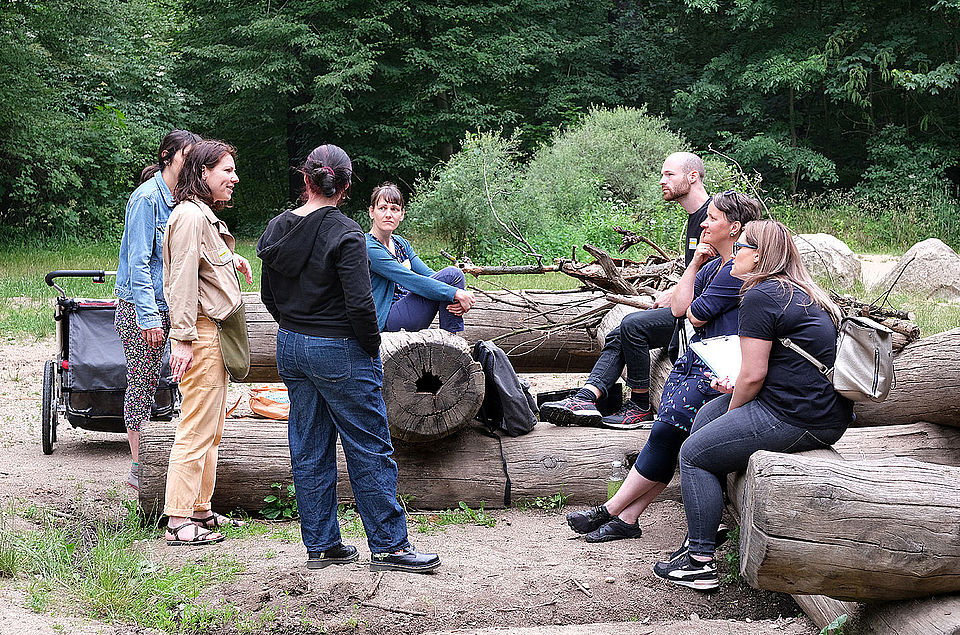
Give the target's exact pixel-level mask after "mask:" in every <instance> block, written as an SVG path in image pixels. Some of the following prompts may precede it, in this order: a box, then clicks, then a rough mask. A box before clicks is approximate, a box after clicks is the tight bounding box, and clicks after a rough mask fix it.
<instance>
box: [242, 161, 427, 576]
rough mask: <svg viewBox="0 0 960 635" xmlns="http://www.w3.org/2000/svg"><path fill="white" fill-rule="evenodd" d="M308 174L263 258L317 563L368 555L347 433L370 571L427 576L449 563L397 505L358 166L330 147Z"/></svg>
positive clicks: (271, 228) (308, 539)
mask: <svg viewBox="0 0 960 635" xmlns="http://www.w3.org/2000/svg"><path fill="white" fill-rule="evenodd" d="M301 171H302V172H303V180H304V184H305V185H306V191H305V193H304V198H306V202H305V203H304V204H303V205H301V206H300V207H298V208H296V209H293V210H289V211H286V212H283V213H282V214H280V215H279V216H277V217H275V218H274V219H273V220H271V221H270V223H269V224H268V225H267V229H266V231H264V233H263V236H261V237H260V242H259V243H258V244H257V255H258V256H259V257H260V259H261V260H262V261H263V277H262V280H261V283H260V284H261V296H262V298H263V303H264V305H265V306H266V307H267V309H268V310H269V311H270V314H271V315H272V316H273V318H274V319H275V320H276V321H277V323H278V324H279V325H280V329H279V330H278V332H277V369H278V370H279V371H280V377H281V379H283V383H284V384H286V386H287V391H288V394H289V396H290V422H289V426H288V435H289V441H290V461H291V464H292V466H293V481H294V484H295V485H296V489H297V508H298V510H299V511H300V524H301V533H302V535H303V543H304V545H305V546H306V547H307V556H308V560H307V567H309V568H317V569H319V568H323V567H326V566H328V565H331V564H346V563H349V562H354V561H356V560H357V558H358V554H357V549H356V547H353V546H350V545H344V544H343V543H342V542H341V541H340V526H339V523H338V521H337V455H336V441H337V435H338V434H339V436H340V443H341V445H342V446H343V452H344V455H345V456H346V459H347V468H348V470H349V473H350V485H351V487H352V488H353V494H354V498H355V499H356V502H357V511H358V512H359V514H360V518H361V520H362V521H363V527H364V529H365V530H366V533H367V543H368V545H369V547H370V554H371V560H370V568H371V569H373V570H384V569H394V570H400V571H415V572H419V571H429V570H431V569H435V568H436V567H438V566H440V558H439V557H437V555H436V554H428V553H419V552H417V551H416V549H414V547H413V546H412V545H411V544H410V541H409V540H408V538H407V522H406V518H405V516H404V513H403V509H401V507H400V505H399V504H398V503H397V464H396V463H395V462H394V461H393V459H392V458H390V455H391V454H392V453H393V446H392V445H391V443H390V430H389V428H388V427H387V413H386V406H385V405H384V403H383V394H382V392H381V387H382V384H383V367H382V366H381V364H380V330H379V328H378V327H377V315H376V311H375V309H374V305H373V296H372V295H371V292H370V272H369V269H368V264H367V251H366V245H365V241H364V236H363V230H362V229H360V226H359V225H358V224H357V223H355V222H354V221H352V220H350V219H349V218H347V217H346V216H344V214H343V213H342V212H341V211H340V210H339V209H337V205H339V204H340V202H341V201H342V200H343V199H344V198H346V194H347V190H348V189H349V187H350V183H351V179H352V176H353V166H352V164H351V163H350V157H348V156H347V154H346V153H345V152H344V151H343V150H342V149H340V148H338V147H337V146H335V145H323V146H320V147H318V148H316V149H315V150H314V151H313V152H311V153H310V156H309V157H308V158H307V160H306V162H305V163H304V165H303V168H302V170H301Z"/></svg>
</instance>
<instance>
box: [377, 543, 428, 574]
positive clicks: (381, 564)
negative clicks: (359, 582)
mask: <svg viewBox="0 0 960 635" xmlns="http://www.w3.org/2000/svg"><path fill="white" fill-rule="evenodd" d="M439 566H440V556H438V555H437V554H435V553H420V552H419V551H417V549H416V547H414V546H413V545H410V546H409V547H407V548H406V549H400V550H399V551H394V552H392V553H390V552H388V553H374V554H371V555H370V570H371V571H410V572H413V573H421V572H423V571H431V570H433V569H436V568H437V567H439Z"/></svg>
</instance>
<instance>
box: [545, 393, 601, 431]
mask: <svg viewBox="0 0 960 635" xmlns="http://www.w3.org/2000/svg"><path fill="white" fill-rule="evenodd" d="M540 418H541V419H542V420H543V421H548V422H550V423H552V424H553V425H555V426H598V425H600V411H599V410H597V404H596V402H594V401H587V400H586V399H580V398H578V397H575V396H574V397H567V398H566V399H564V400H563V401H548V402H547V403H545V404H543V405H542V406H540Z"/></svg>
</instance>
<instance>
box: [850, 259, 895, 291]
mask: <svg viewBox="0 0 960 635" xmlns="http://www.w3.org/2000/svg"><path fill="white" fill-rule="evenodd" d="M857 258H858V259H859V260H860V278H861V279H862V280H863V286H865V287H867V288H869V287H872V286H875V285H876V284H877V283H878V282H880V281H881V280H883V277H884V276H885V275H887V274H888V273H889V272H890V271H891V270H893V268H894V267H896V266H897V263H898V262H900V256H893V255H890V254H857Z"/></svg>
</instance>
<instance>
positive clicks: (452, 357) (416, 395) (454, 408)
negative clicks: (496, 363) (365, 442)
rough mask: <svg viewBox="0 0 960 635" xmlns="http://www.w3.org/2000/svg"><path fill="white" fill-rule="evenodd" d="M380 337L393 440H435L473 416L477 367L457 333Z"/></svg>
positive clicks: (480, 383) (478, 398) (480, 381)
mask: <svg viewBox="0 0 960 635" xmlns="http://www.w3.org/2000/svg"><path fill="white" fill-rule="evenodd" d="M381 338H382V343H381V344H380V358H381V360H382V361H383V399H384V401H385V402H386V404H387V421H388V422H389V424H390V434H391V436H392V437H393V438H394V439H396V440H399V441H408V442H416V443H427V442H430V441H436V440H437V439H442V438H443V437H446V436H450V435H451V434H453V433H454V432H456V431H457V430H459V429H460V428H462V427H463V426H465V425H466V424H467V422H469V421H470V420H472V419H473V417H474V416H475V415H476V414H477V411H478V410H480V403H481V402H482V401H483V394H484V377H483V369H482V368H481V367H480V364H479V363H477V362H475V361H473V358H472V357H471V355H470V349H469V348H468V346H467V343H466V341H464V339H463V338H462V337H459V336H456V335H453V334H451V333H447V332H446V331H442V330H440V329H427V330H424V331H415V332H406V331H401V332H399V333H383V334H382V335H381Z"/></svg>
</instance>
